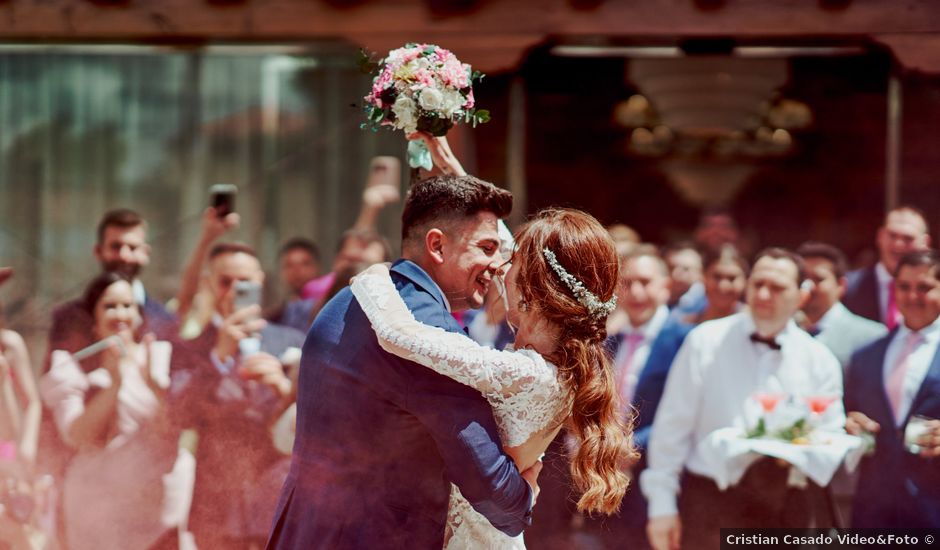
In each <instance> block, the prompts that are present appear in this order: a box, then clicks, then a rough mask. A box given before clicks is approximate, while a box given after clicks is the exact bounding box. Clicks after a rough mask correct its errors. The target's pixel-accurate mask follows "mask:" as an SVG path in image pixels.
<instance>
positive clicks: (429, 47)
mask: <svg viewBox="0 0 940 550" xmlns="http://www.w3.org/2000/svg"><path fill="white" fill-rule="evenodd" d="M436 51H437V48H435V47H434V46H432V45H430V44H428V45H427V46H425V47H424V50H423V51H422V52H421V55H422V56H424V57H428V56H429V55H432V54H433V53H434V52H436Z"/></svg>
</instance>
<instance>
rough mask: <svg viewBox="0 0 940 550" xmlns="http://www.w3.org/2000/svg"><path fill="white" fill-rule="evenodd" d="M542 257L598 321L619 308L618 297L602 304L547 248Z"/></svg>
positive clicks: (543, 250)
mask: <svg viewBox="0 0 940 550" xmlns="http://www.w3.org/2000/svg"><path fill="white" fill-rule="evenodd" d="M542 255H543V256H545V261H546V262H548V265H550V266H552V269H553V270H554V271H555V273H556V274H557V275H558V278H559V279H561V282H563V283H565V286H567V287H568V289H569V290H571V293H572V294H574V297H575V298H576V299H577V300H578V303H580V304H581V305H582V306H584V307H586V308H587V310H588V311H589V312H590V313H591V316H593V317H594V318H596V319H603V318H604V317H607V316H608V315H610V312H612V311H613V310H614V308H615V307H617V297H616V296H614V297H612V298H611V299H610V300H607V301H606V302H602V301H601V300H600V298H598V297H597V296H596V295H595V294H594V293H593V292H591V291H590V290H588V289H587V288H585V287H584V285H583V284H582V283H581V281H579V280H578V279H576V278H575V277H574V275H572V274H571V273H568V271H567V270H566V269H565V268H564V267H562V265H561V264H560V263H558V258H557V257H556V256H555V253H554V252H552V251H551V249H549V248H547V247H546V248H543V249H542Z"/></svg>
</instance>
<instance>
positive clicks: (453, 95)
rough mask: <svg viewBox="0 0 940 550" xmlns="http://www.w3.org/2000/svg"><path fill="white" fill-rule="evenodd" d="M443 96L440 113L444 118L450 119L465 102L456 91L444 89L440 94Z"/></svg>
mask: <svg viewBox="0 0 940 550" xmlns="http://www.w3.org/2000/svg"><path fill="white" fill-rule="evenodd" d="M442 95H443V97H444V98H443V105H442V106H441V112H443V113H444V116H445V117H447V118H451V117H453V116H454V114H455V113H457V111H459V110H460V109H461V108H462V107H463V105H464V102H465V101H466V98H464V97H463V94H461V93H460V92H459V91H458V90H453V89H445V90H444V91H443V92H442Z"/></svg>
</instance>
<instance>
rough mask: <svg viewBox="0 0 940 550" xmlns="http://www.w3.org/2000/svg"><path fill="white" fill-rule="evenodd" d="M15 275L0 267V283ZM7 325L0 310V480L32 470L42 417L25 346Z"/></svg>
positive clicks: (7, 268)
mask: <svg viewBox="0 0 940 550" xmlns="http://www.w3.org/2000/svg"><path fill="white" fill-rule="evenodd" d="M12 275H13V269H12V268H9V267H5V268H0V284H3V283H4V282H6V281H7V280H8V279H9V278H10V277H11V276H12ZM4 325H5V319H4V318H3V316H2V310H0V479H3V478H6V477H8V476H16V477H18V478H21V477H23V474H25V473H26V472H28V471H31V470H32V467H33V465H34V463H35V460H36V450H37V445H38V442H39V419H40V417H41V415H42V405H41V404H40V401H39V393H38V392H37V390H36V383H35V381H34V379H33V368H32V365H31V362H30V360H29V351H28V350H27V349H26V343H25V342H24V341H23V337H22V336H20V335H19V333H17V332H15V331H12V330H9V329H7V328H5V327H4Z"/></svg>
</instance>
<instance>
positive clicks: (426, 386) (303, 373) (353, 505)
mask: <svg viewBox="0 0 940 550" xmlns="http://www.w3.org/2000/svg"><path fill="white" fill-rule="evenodd" d="M393 278H394V279H395V281H396V286H397V287H398V289H399V291H400V293H401V295H402V297H403V298H404V300H405V302H406V304H407V305H408V306H409V308H410V309H411V310H412V311H413V313H414V314H415V317H416V318H417V319H418V320H419V321H422V322H424V323H427V324H431V325H436V326H440V327H442V328H445V329H447V330H454V329H455V328H456V329H458V330H459V326H458V325H457V324H456V322H455V321H454V320H453V318H452V317H450V315H449V314H447V312H446V310H445V309H444V308H443V307H442V306H441V304H439V303H438V302H437V301H435V299H434V298H433V297H432V296H431V295H430V294H428V293H427V292H425V291H424V290H423V289H421V287H419V286H417V285H415V284H414V283H413V282H411V281H410V280H408V279H407V278H405V277H402V276H401V275H393ZM416 395H420V399H413V397H414V396H416ZM442 395H443V396H444V397H445V399H444V400H443V401H442V402H440V403H436V402H435V396H442ZM455 400H457V402H458V403H459V402H460V400H465V403H464V404H465V405H466V406H467V407H470V408H471V409H474V408H478V407H481V406H482V407H483V410H484V411H487V413H488V410H489V409H488V406H487V405H486V402H485V401H483V399H482V398H481V397H480V395H479V393H478V392H476V391H475V390H473V389H471V388H469V387H466V386H463V385H460V384H458V383H456V382H454V381H452V380H450V379H447V378H444V377H442V376H440V375H438V374H436V373H434V372H433V371H431V370H430V369H425V368H424V367H421V366H419V365H417V364H414V363H411V362H408V361H405V360H402V359H399V358H397V357H394V356H392V355H390V354H388V353H386V352H385V351H383V350H382V349H381V348H380V347H379V345H378V342H377V341H376V338H375V334H374V333H373V331H372V329H371V327H370V325H369V321H368V319H367V318H366V317H365V315H364V314H363V312H362V310H361V309H360V307H359V304H358V303H357V302H356V301H355V300H354V299H353V297H352V293H351V292H350V291H349V289H348V288H347V289H345V290H343V291H342V292H341V293H340V294H338V295H337V296H336V298H335V299H333V300H332V301H330V303H328V304H327V305H326V307H324V309H323V311H322V312H321V313H320V315H319V316H318V317H317V320H316V322H315V323H314V325H313V327H312V328H311V330H310V333H309V334H308V336H307V341H306V343H305V344H304V353H303V360H302V362H301V370H300V380H299V387H298V399H297V436H296V442H295V445H294V458H293V463H292V466H291V472H290V475H289V476H288V479H287V481H286V483H285V488H284V491H283V492H282V495H281V502H280V503H279V504H278V510H277V513H276V516H275V518H276V519H275V527H274V532H273V534H272V539H271V544H269V546H271V547H275V548H281V547H283V548H317V547H319V548H372V547H386V548H395V547H410V548H440V547H441V546H442V542H443V536H444V524H445V520H446V513H447V501H448V496H449V483H448V482H447V480H446V479H445V477H444V464H443V461H442V458H441V456H440V453H439V452H438V450H437V448H436V446H435V443H434V440H433V439H432V438H431V435H430V433H429V431H428V428H426V427H425V426H424V424H422V422H421V421H419V419H418V416H416V414H415V412H417V413H418V414H419V415H426V414H432V415H433V414H436V412H435V411H436V410H437V409H435V407H436V406H439V408H440V409H443V410H441V413H442V414H445V415H446V414H447V409H448V408H453V407H454V402H455ZM416 408H417V409H420V410H417V411H416ZM422 417H423V418H426V416H422ZM458 429H459V428H458Z"/></svg>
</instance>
